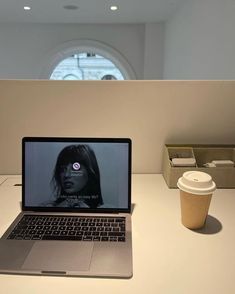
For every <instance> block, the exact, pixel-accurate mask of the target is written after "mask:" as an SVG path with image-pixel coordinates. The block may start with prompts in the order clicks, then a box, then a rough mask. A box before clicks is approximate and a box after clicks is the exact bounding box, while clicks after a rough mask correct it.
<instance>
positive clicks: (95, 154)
mask: <svg viewBox="0 0 235 294" xmlns="http://www.w3.org/2000/svg"><path fill="white" fill-rule="evenodd" d="M24 144H25V145H24V148H23V150H24V151H23V152H24V154H23V180H24V184H23V196H24V197H23V207H24V208H26V209H28V208H38V209H40V208H41V209H45V210H59V211H61V210H65V211H66V210H75V211H76V210H79V211H81V210H97V211H101V210H102V211H104V210H117V209H118V210H120V211H122V210H123V211H125V210H129V208H130V203H129V200H130V198H129V196H130V183H129V182H130V146H129V142H128V141H125V140H124V141H122V140H121V141H120V142H115V141H113V142H112V141H111V142H110V141H107V142H106V141H102V140H101V141H100V142H99V141H97V142H96V141H95V140H93V141H92V140H91V141H89V140H86V139H84V142H83V141H80V140H75V139H74V141H69V140H67V141H66V140H64V141H59V140H56V141H50V140H48V141H43V140H41V141H40V140H39V141H34V140H32V141H30V140H28V141H27V140H26V141H25V142H24Z"/></svg>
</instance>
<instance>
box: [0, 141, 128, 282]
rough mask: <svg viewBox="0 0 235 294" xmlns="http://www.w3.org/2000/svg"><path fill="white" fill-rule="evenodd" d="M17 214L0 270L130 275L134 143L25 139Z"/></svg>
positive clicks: (0, 250) (0, 252) (0, 247)
mask: <svg viewBox="0 0 235 294" xmlns="http://www.w3.org/2000/svg"><path fill="white" fill-rule="evenodd" d="M22 150H23V154H22V162H23V164H22V212H21V213H20V214H19V215H18V216H17V218H16V219H15V221H14V222H13V223H12V224H11V226H10V227H9V228H8V229H7V231H6V232H5V233H4V235H3V236H2V238H1V239H0V272H1V273H7V274H10V273H14V274H17V273H18V274H35V275H57V276H92V277H119V278H120V277H123V278H130V277H131V276H132V234H131V140H130V139H124V138H122V139H104V138H102V139H97V138H92V139H91V138H41V137H40V138H37V137H27V138H23V140H22Z"/></svg>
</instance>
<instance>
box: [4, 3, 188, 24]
mask: <svg viewBox="0 0 235 294" xmlns="http://www.w3.org/2000/svg"><path fill="white" fill-rule="evenodd" d="M184 1H185V0H0V22H1V23H2V22H11V23H12V22H15V23H84V24H88V23H147V22H162V21H166V20H168V19H169V18H170V17H171V16H172V14H173V13H174V12H175V11H176V9H178V7H179V6H180V5H182V3H183V2H184ZM111 5H117V6H118V10H116V11H111V10H110V6H111ZM24 6H30V7H31V10H28V11H25V10H24ZM64 6H69V7H68V8H70V9H65V8H64Z"/></svg>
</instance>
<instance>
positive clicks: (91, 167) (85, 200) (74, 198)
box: [52, 144, 103, 208]
mask: <svg viewBox="0 0 235 294" xmlns="http://www.w3.org/2000/svg"><path fill="white" fill-rule="evenodd" d="M52 183H53V188H54V192H55V195H56V200H55V201H54V204H53V206H57V207H74V208H77V207H82V208H97V207H99V206H101V205H102V204H103V199H102V195H101V188H100V172H99V167H98V163H97V160H96V156H95V153H94V151H93V150H92V149H91V148H90V147H89V146H88V145H85V144H83V145H70V146H67V147H65V148H64V149H63V150H62V151H61V152H60V153H59V155H58V158H57V162H56V166H55V170H54V175H53V179H52Z"/></svg>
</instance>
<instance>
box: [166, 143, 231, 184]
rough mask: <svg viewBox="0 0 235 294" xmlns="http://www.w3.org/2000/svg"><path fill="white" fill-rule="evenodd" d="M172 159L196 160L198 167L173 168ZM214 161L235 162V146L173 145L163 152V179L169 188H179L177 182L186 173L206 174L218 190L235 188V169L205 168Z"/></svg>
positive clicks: (228, 167)
mask: <svg viewBox="0 0 235 294" xmlns="http://www.w3.org/2000/svg"><path fill="white" fill-rule="evenodd" d="M172 158H195V160H196V166H192V167H188V166H187V167H184V166H180V167H177V166H172V164H171V160H172ZM213 160H231V161H233V162H235V145H187V144H186V145H171V144H166V145H165V146H164V152H163V177H164V179H165V181H166V183H167V185H168V187H169V188H177V181H178V179H179V178H180V177H181V176H182V174H183V173H184V172H186V171H190V170H197V171H202V172H206V173H208V174H209V175H211V177H212V178H213V181H214V182H215V183H216V186H217V188H235V167H234V166H232V167H231V166H225V167H224V166H223V167H221V166H220V167H205V166H204V165H205V164H206V163H210V162H212V161H213Z"/></svg>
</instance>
